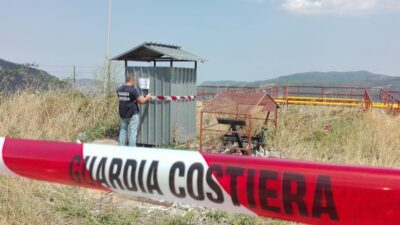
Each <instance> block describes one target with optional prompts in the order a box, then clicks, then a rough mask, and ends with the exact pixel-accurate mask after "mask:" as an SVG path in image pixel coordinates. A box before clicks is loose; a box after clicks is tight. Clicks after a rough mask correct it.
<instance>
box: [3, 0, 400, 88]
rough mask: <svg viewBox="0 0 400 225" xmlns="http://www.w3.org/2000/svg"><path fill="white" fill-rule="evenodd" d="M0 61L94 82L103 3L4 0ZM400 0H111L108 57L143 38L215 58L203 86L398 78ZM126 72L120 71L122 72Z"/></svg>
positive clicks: (203, 69) (100, 54)
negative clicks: (304, 75)
mask: <svg viewBox="0 0 400 225" xmlns="http://www.w3.org/2000/svg"><path fill="white" fill-rule="evenodd" d="M0 2H1V7H0V58H3V59H6V60H9V61H13V62H18V63H28V62H29V63H32V62H35V63H37V64H39V65H40V66H41V68H43V69H46V70H48V71H49V72H51V73H53V74H59V75H61V76H63V77H65V76H68V75H69V74H70V73H71V71H72V65H74V64H75V65H77V68H78V69H77V70H78V76H79V77H90V76H91V73H92V71H93V70H94V69H95V68H96V67H98V66H100V65H101V64H102V63H103V62H104V51H105V50H104V49H105V39H106V25H107V4H108V3H107V1H106V0H102V1H99V0H85V1H78V0H69V1H54V0H53V1H50V0H36V1H28V0H25V1H23V0H13V1H5V0H0ZM399 27H400V1H398V0H202V1H188V0H168V1H165V0H164V1H162V0H158V1H155V0H146V1H145V0H142V1H121V0H113V4H112V30H111V40H110V55H111V56H115V55H117V54H119V53H121V52H123V51H125V50H127V49H129V48H132V47H134V46H136V45H138V44H140V43H142V42H145V41H156V42H162V43H171V44H177V45H180V46H182V47H183V48H184V49H186V50H188V51H191V52H193V53H195V54H198V55H200V56H202V57H204V58H206V59H208V61H207V62H206V63H204V64H200V65H199V82H202V81H205V80H248V81H253V80H263V79H269V78H273V77H277V76H280V75H286V74H291V73H296V72H306V71H332V70H335V71H349V70H369V71H372V72H376V73H381V74H388V75H393V76H400V63H399V59H400V41H399V40H400V29H399ZM121 76H122V74H121Z"/></svg>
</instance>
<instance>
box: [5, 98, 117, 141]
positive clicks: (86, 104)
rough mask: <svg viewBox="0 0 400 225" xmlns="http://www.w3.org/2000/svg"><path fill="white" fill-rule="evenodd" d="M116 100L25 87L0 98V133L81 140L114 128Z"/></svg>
mask: <svg viewBox="0 0 400 225" xmlns="http://www.w3.org/2000/svg"><path fill="white" fill-rule="evenodd" d="M116 104H117V102H116V101H115V99H113V98H112V97H107V96H105V95H103V94H93V95H83V94H81V93H79V92H78V91H68V90H53V91H46V92H42V93H35V92H31V91H25V92H20V93H17V94H15V95H13V96H11V97H3V98H2V99H1V100H0V115H1V117H0V134H1V135H3V136H8V137H23V138H31V139H44V140H48V139H49V140H62V141H76V140H77V139H78V138H79V139H81V140H84V141H88V140H91V139H95V138H97V137H102V136H104V135H112V134H115V133H116V130H117V129H118V114H117V106H116Z"/></svg>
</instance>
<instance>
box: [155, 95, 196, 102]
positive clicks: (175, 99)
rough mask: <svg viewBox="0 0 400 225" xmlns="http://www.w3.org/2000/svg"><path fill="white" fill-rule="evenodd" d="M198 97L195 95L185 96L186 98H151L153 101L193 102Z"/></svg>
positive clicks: (174, 96)
mask: <svg viewBox="0 0 400 225" xmlns="http://www.w3.org/2000/svg"><path fill="white" fill-rule="evenodd" d="M195 98H196V96H193V95H185V96H176V95H173V96H151V100H152V101H173V102H175V101H188V100H189V101H193V100H195Z"/></svg>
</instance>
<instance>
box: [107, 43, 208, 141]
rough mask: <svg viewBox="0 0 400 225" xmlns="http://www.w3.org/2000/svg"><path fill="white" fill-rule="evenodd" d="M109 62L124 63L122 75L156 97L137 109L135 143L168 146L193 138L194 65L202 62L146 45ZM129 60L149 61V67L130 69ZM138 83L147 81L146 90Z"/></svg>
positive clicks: (169, 47) (163, 46)
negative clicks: (188, 64) (186, 64)
mask: <svg viewBox="0 0 400 225" xmlns="http://www.w3.org/2000/svg"><path fill="white" fill-rule="evenodd" d="M112 60H120V61H125V76H127V75H128V74H133V75H134V76H135V77H136V79H137V82H136V83H137V84H138V85H137V86H138V88H139V90H140V91H141V92H142V93H143V94H145V93H146V92H150V93H152V95H153V96H155V97H154V100H153V101H151V102H149V103H147V104H144V105H140V106H139V107H140V124H139V129H138V139H137V143H138V144H140V145H151V146H161V145H171V144H173V143H184V142H186V141H189V140H191V139H193V138H194V137H195V135H196V102H195V101H194V99H195V96H196V93H197V89H196V82H197V62H204V61H205V59H203V58H201V57H199V56H196V55H194V54H192V53H189V52H187V51H185V50H183V49H182V48H181V47H179V46H175V45H166V44H159V43H152V42H146V43H143V44H141V45H139V46H137V47H135V48H133V49H130V50H128V51H126V52H124V53H122V54H120V55H118V56H116V57H114V58H113V59H112ZM129 61H133V62H152V65H151V66H134V65H133V66H132V65H128V62H129ZM160 62H164V63H160ZM165 62H168V63H169V66H165ZM174 62H193V63H194V64H193V67H192V68H187V67H175V66H174ZM160 64H164V66H162V65H160ZM141 81H147V82H149V89H148V90H147V89H144V88H143V87H141V85H140V83H141ZM145 83H146V82H145Z"/></svg>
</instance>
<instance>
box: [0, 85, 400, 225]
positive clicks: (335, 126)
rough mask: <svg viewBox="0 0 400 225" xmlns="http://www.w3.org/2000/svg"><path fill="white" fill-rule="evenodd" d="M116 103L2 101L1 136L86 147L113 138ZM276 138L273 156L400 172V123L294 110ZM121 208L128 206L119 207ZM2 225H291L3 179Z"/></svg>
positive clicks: (79, 97)
mask: <svg viewBox="0 0 400 225" xmlns="http://www.w3.org/2000/svg"><path fill="white" fill-rule="evenodd" d="M116 104H117V103H116V99H115V98H113V97H111V98H110V97H106V96H104V95H102V94H95V95H84V94H81V93H79V92H76V91H68V90H63V91H57V90H55V91H44V92H41V93H32V92H29V91H26V92H19V93H17V94H15V95H14V96H7V97H4V96H3V97H2V98H1V99H0V115H2V116H1V117H0V136H9V137H19V138H33V139H49V140H60V141H76V139H77V138H80V139H82V140H85V141H91V140H94V139H102V138H105V137H107V138H113V137H115V135H116V133H117V129H118V115H117V112H116V108H117V107H116ZM279 116H280V120H279V129H278V131H277V134H276V135H275V134H274V132H271V133H270V135H269V137H268V139H267V143H268V148H269V150H271V155H272V156H276V157H282V158H288V159H302V160H312V161H322V162H332V163H347V164H357V165H371V166H385V167H399V166H400V152H399V151H398V146H400V133H399V132H398V127H399V126H400V117H399V116H395V115H389V114H387V113H385V112H384V111H379V110H376V111H373V112H372V113H371V114H370V113H364V112H363V110H362V109H356V108H334V107H332V108H329V107H307V106H289V108H288V109H283V110H282V111H281V112H280V115H279ZM121 201H122V202H123V203H121ZM0 224H38V225H39V224H40V225H42V224H165V225H172V224H176V225H180V224H182V225H183V224H291V223H289V222H281V221H276V220H265V219H261V218H257V217H250V216H244V215H238V214H231V213H228V212H222V211H217V210H209V209H203V208H197V207H186V206H185V207H181V206H179V205H172V206H167V207H156V206H146V205H144V204H143V203H138V202H135V201H131V200H130V198H127V197H122V196H119V195H116V194H110V195H106V194H105V193H101V192H98V191H92V190H85V189H79V188H74V187H67V186H63V185H56V184H49V183H44V182H37V181H31V180H27V179H23V178H11V177H5V176H0Z"/></svg>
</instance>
